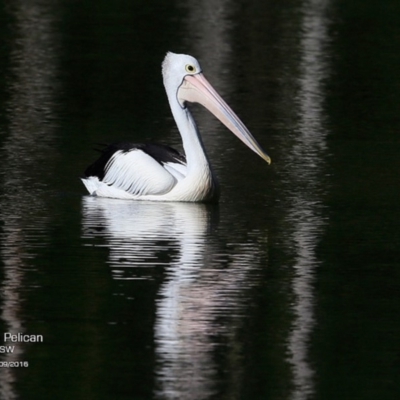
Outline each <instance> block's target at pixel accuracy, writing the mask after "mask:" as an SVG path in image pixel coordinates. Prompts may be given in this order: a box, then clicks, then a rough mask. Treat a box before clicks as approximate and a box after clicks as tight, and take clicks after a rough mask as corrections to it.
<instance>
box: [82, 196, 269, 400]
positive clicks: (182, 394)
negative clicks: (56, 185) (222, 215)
mask: <svg viewBox="0 0 400 400" xmlns="http://www.w3.org/2000/svg"><path fill="white" fill-rule="evenodd" d="M217 225H218V208H216V206H206V205H204V204H194V203H154V202H153V203H146V202H131V201H129V200H118V201H116V200H111V199H106V198H96V197H85V198H83V235H84V238H86V239H87V240H90V241H91V242H92V243H93V241H96V242H97V244H95V245H98V246H104V242H105V243H106V244H105V246H106V247H108V249H109V256H108V260H109V263H110V266H111V268H112V274H113V278H114V279H130V280H132V285H134V284H135V279H142V280H143V279H148V280H152V279H153V276H152V273H153V271H154V267H157V266H160V265H162V266H163V268H164V275H165V279H164V281H163V282H162V284H161V285H160V287H159V289H158V293H157V296H156V298H155V308H156V311H155V315H156V320H155V323H154V340H155V352H156V371H155V375H156V380H157V384H156V387H157V392H156V393H155V396H156V397H157V398H163V399H174V398H179V399H194V400H196V399H204V398H209V396H212V395H215V387H216V382H217V379H218V375H219V371H220V370H221V369H226V368H229V369H232V370H234V371H235V379H234V381H233V382H232V385H230V390H232V391H233V392H235V391H236V390H237V387H236V386H237V385H239V384H240V382H241V381H242V379H240V377H241V376H242V375H243V371H244V368H243V364H242V362H241V358H240V357H239V356H237V355H236V353H237V352H238V349H240V347H241V346H242V345H243V344H242V342H241V341H240V340H238V338H237V332H238V330H239V328H240V327H241V326H242V324H243V321H244V319H245V316H246V314H247V311H248V307H249V304H250V302H251V300H250V299H249V298H250V296H247V295H246V292H248V291H249V290H250V289H251V288H253V287H254V286H255V285H257V282H258V281H259V274H260V262H259V258H260V257H261V256H262V254H263V252H262V248H261V246H260V241H259V237H260V236H261V235H260V233H259V232H251V233H249V235H248V236H247V239H245V240H243V238H241V239H238V242H237V243H229V244H227V243H225V242H224V241H223V240H221V239H220V238H219V237H218V234H217V233H218V229H217ZM100 238H102V240H100V241H99V239H100ZM92 243H90V245H93V244H92ZM88 245H89V243H88ZM227 246H228V248H227ZM219 346H227V350H226V351H227V353H230V352H231V353H235V356H232V357H228V358H229V359H230V361H229V365H226V366H221V365H220V364H218V362H217V357H216V355H215V352H216V350H217V348H218V347H219ZM239 353H242V352H240V351H239ZM232 364H233V365H232ZM238 378H239V379H238Z"/></svg>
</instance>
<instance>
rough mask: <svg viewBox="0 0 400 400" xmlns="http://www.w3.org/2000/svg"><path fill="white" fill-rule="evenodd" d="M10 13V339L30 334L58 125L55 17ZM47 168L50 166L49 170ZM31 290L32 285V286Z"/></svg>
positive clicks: (4, 309)
mask: <svg viewBox="0 0 400 400" xmlns="http://www.w3.org/2000/svg"><path fill="white" fill-rule="evenodd" d="M7 11H8V12H9V13H10V14H11V16H12V18H13V23H12V24H10V28H11V29H12V31H13V41H12V43H11V46H12V52H11V57H10V60H11V68H10V76H9V77H8V79H7V87H8V91H9V93H10V99H9V101H8V105H7V119H8V121H9V125H8V127H7V130H8V132H7V133H6V134H7V137H6V139H5V140H4V144H3V147H2V148H1V149H0V156H1V159H2V162H3V164H2V165H3V168H2V173H1V178H2V194H1V196H0V218H1V220H2V222H3V226H2V233H1V236H2V238H1V239H2V240H1V246H0V254H1V258H2V262H3V265H4V280H3V281H2V283H1V293H2V296H1V297H2V302H1V319H2V320H3V322H4V325H5V330H6V331H7V332H10V333H12V334H16V333H18V332H24V331H26V329H27V327H26V326H25V322H24V319H23V317H22V315H21V313H22V312H23V304H24V295H23V293H24V292H25V291H26V290H29V284H28V285H27V284H26V282H24V279H25V273H24V271H26V270H28V269H29V265H28V262H27V260H28V259H29V258H32V257H33V254H34V251H35V250H34V249H33V246H44V245H45V241H46V234H45V225H46V224H47V213H46V206H45V204H44V200H43V189H44V187H45V183H44V176H43V174H42V171H41V172H38V167H40V166H42V170H45V171H49V170H51V168H50V164H49V163H47V161H49V159H51V156H50V154H54V150H52V151H49V147H48V145H49V143H51V140H52V133H53V132H52V131H53V129H52V127H51V121H53V120H54V110H53V101H54V99H53V97H54V92H53V91H54V87H55V84H54V77H55V71H56V67H55V59H54V54H53V51H54V50H55V47H56V46H55V43H56V42H57V40H56V39H55V38H54V32H53V26H52V25H53V18H54V14H52V13H51V12H50V13H49V12H48V9H47V4H45V2H43V1H42V2H40V3H38V4H30V2H24V1H16V2H14V3H13V4H12V5H11V4H10V5H9V7H8V8H7ZM43 164H46V165H45V166H44V165H43ZM30 285H31V287H33V286H34V285H33V284H32V283H31V284H30ZM13 345H14V346H15V350H14V352H13V353H11V354H6V355H4V356H3V360H4V361H18V360H20V361H24V359H23V354H24V352H25V346H24V345H23V343H18V342H17V343H13ZM16 370H17V368H3V369H2V374H1V375H0V387H1V391H0V397H1V398H7V399H14V398H17V397H18V395H17V393H16V391H15V388H14V387H13V384H14V382H15V380H16V378H15V376H14V374H15V372H16Z"/></svg>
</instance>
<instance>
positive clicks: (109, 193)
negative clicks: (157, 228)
mask: <svg viewBox="0 0 400 400" xmlns="http://www.w3.org/2000/svg"><path fill="white" fill-rule="evenodd" d="M162 75H163V80H164V86H165V90H166V92H167V96H168V100H169V104H170V107H171V111H172V114H173V116H174V118H175V122H176V124H177V126H178V129H179V132H180V134H181V136H182V142H183V148H184V151H185V155H183V154H180V153H179V152H178V151H176V150H174V149H172V148H171V147H168V146H164V145H160V144H134V143H118V144H112V145H110V146H108V147H107V148H105V149H104V150H103V151H102V154H101V156H100V158H99V159H98V160H97V161H95V162H94V163H93V164H92V165H90V166H89V167H88V168H87V169H86V171H85V176H84V178H82V181H83V183H84V185H85V186H86V188H87V190H88V191H89V193H90V194H91V195H94V196H102V197H113V198H119V199H135V200H158V201H190V202H208V201H216V200H218V197H219V190H218V183H217V180H216V178H215V176H214V173H213V171H212V168H211V165H210V163H209V161H208V158H207V155H206V153H205V151H204V147H203V143H202V140H201V137H200V134H199V131H198V129H197V126H196V123H195V121H194V119H193V117H192V114H191V113H190V111H189V110H188V108H187V106H186V102H197V103H200V104H202V105H203V106H204V107H206V108H207V109H208V110H209V111H211V112H212V113H213V114H214V115H215V116H216V117H217V118H218V119H219V120H220V121H221V122H222V123H223V124H224V125H225V126H226V127H227V128H228V129H230V130H231V131H232V132H233V133H234V134H235V135H236V136H237V137H238V138H239V139H241V140H242V141H243V142H244V143H245V144H246V145H247V146H248V147H250V149H252V150H253V151H254V152H255V153H257V154H258V155H259V156H260V157H262V158H263V159H264V160H265V161H267V162H268V163H270V162H271V159H270V158H269V156H268V155H267V154H266V153H265V152H264V150H263V149H262V148H261V147H260V145H259V144H258V143H257V142H256V140H255V139H254V137H253V136H252V135H251V133H250V132H249V131H248V129H247V128H246V127H245V126H244V124H243V123H242V121H240V119H239V117H238V116H237V115H236V114H235V113H234V112H233V111H232V109H231V108H230V107H229V106H228V105H227V104H226V103H225V101H224V100H223V99H222V98H221V97H220V95H219V94H218V93H217V92H216V91H215V89H214V88H213V87H212V86H211V85H210V83H209V82H208V81H207V80H206V78H205V77H204V75H203V74H202V70H201V67H200V64H199V63H198V61H197V60H196V59H195V58H193V57H191V56H189V55H185V54H174V53H170V52H169V53H167V55H166V56H165V59H164V61H163V63H162Z"/></svg>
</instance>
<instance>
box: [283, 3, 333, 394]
mask: <svg viewBox="0 0 400 400" xmlns="http://www.w3.org/2000/svg"><path fill="white" fill-rule="evenodd" d="M328 7H329V1H324V2H320V1H314V0H310V1H306V2H305V3H304V4H303V7H302V11H301V15H302V19H301V29H300V32H301V42H300V48H299V50H300V55H301V60H300V63H299V71H300V73H299V76H298V78H297V79H298V88H299V90H298V93H297V97H296V103H297V105H298V106H297V107H296V108H295V109H294V110H295V112H296V113H297V116H298V118H297V120H298V123H297V125H296V126H295V127H294V129H295V131H296V135H295V136H293V145H292V148H291V149H290V150H289V152H288V154H287V155H286V159H285V160H284V165H285V168H284V170H283V171H282V172H283V174H284V179H283V182H285V183H286V187H284V190H285V192H286V194H287V199H288V200H287V201H288V204H287V206H288V207H287V216H286V220H287V223H288V226H291V229H290V234H289V235H288V236H287V239H286V247H287V248H288V249H289V248H292V249H293V250H292V251H293V252H294V253H293V258H294V265H293V268H294V277H293V280H292V290H293V294H294V301H293V304H292V312H293V317H294V318H293V322H292V329H291V332H290V335H289V337H288V350H289V358H288V360H289V362H290V364H291V365H292V373H293V384H294V385H293V386H294V389H293V391H292V394H291V398H292V399H296V400H297V399H299V400H302V399H308V398H310V396H312V395H313V393H314V391H315V382H314V380H315V371H314V369H313V367H312V364H311V363H310V355H309V349H310V346H309V343H310V342H311V337H312V333H313V330H314V328H315V324H316V319H315V316H314V313H315V311H314V308H315V302H316V299H315V295H314V275H315V269H316V268H318V266H319V265H320V260H318V258H317V256H316V254H315V252H316V246H317V245H318V241H319V240H320V238H321V236H322V234H323V232H324V229H325V227H326V224H327V220H326V219H327V218H326V216H325V213H324V210H323V206H322V205H323V201H324V199H323V197H324V194H325V193H326V192H327V190H328V188H327V187H325V184H326V179H325V176H324V175H325V173H324V170H325V163H326V159H327V145H326V137H327V134H328V132H327V130H326V129H325V126H324V122H326V121H325V119H326V117H325V114H324V101H325V97H326V96H325V92H324V83H325V81H326V79H327V77H328V71H329V64H328V60H329V46H328V26H329V19H328V17H327V11H328Z"/></svg>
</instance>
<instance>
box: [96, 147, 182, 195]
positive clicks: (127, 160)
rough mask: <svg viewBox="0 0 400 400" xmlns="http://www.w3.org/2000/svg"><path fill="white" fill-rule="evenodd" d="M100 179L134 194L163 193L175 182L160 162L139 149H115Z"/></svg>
mask: <svg viewBox="0 0 400 400" xmlns="http://www.w3.org/2000/svg"><path fill="white" fill-rule="evenodd" d="M102 181H103V182H104V183H106V184H108V185H112V186H114V187H116V188H118V189H122V190H125V191H126V192H128V193H131V194H134V195H149V194H156V195H157V194H158V195H159V194H164V193H167V192H169V191H170V190H171V189H172V188H173V187H174V186H175V185H176V183H177V180H176V178H175V177H174V176H173V175H171V174H170V173H169V172H168V171H167V170H166V169H165V168H163V166H162V165H161V164H159V163H158V162H157V161H155V160H154V158H152V157H151V156H149V155H148V154H147V153H145V152H143V151H142V150H140V149H133V150H130V151H128V152H125V151H123V150H118V151H116V152H115V153H114V154H113V155H112V157H111V158H110V160H109V161H108V163H107V164H106V166H105V174H104V178H103V179H102Z"/></svg>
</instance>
